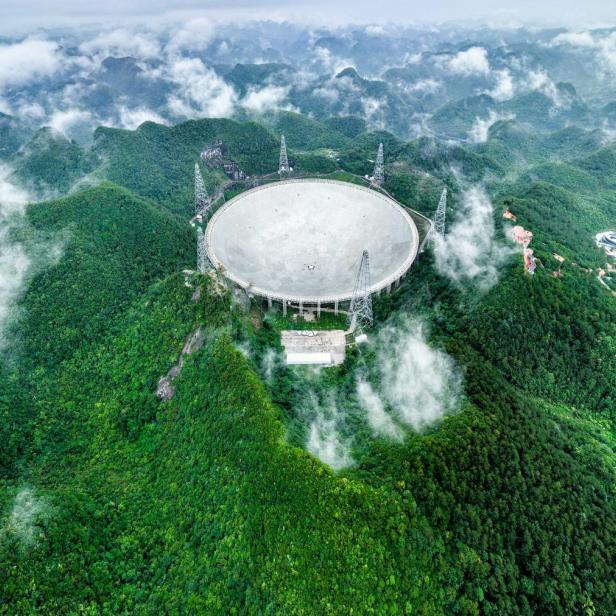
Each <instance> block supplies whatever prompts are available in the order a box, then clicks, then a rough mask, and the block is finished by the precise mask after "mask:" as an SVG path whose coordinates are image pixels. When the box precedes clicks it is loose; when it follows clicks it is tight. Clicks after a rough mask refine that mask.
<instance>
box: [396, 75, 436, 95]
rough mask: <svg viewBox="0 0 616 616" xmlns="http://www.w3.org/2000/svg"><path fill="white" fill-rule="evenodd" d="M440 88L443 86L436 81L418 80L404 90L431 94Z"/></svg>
mask: <svg viewBox="0 0 616 616" xmlns="http://www.w3.org/2000/svg"><path fill="white" fill-rule="evenodd" d="M442 87H443V84H442V83H441V82H440V81H438V80H436V79H420V80H419V81H416V82H415V83H412V84H410V85H408V86H406V88H405V89H406V91H407V92H420V93H422V94H423V93H426V94H433V93H434V92H437V91H438V90H439V89H440V88H442Z"/></svg>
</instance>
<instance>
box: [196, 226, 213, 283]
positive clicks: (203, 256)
mask: <svg viewBox="0 0 616 616" xmlns="http://www.w3.org/2000/svg"><path fill="white" fill-rule="evenodd" d="M210 267H211V263H210V260H209V258H208V256H207V244H206V235H205V232H204V231H203V229H202V228H201V227H199V228H198V229H197V270H199V273H200V274H205V273H206V272H207V271H208V270H209V269H210Z"/></svg>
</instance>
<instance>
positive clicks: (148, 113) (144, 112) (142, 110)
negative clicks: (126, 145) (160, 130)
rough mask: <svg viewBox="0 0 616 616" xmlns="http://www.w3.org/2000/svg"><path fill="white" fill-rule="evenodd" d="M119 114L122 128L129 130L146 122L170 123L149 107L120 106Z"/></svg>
mask: <svg viewBox="0 0 616 616" xmlns="http://www.w3.org/2000/svg"><path fill="white" fill-rule="evenodd" d="M118 115H119V118H120V124H121V126H122V128H126V129H128V130H135V129H136V128H139V126H141V125H142V124H143V123H144V122H156V123H157V124H168V122H167V120H165V118H163V117H162V116H160V115H159V114H158V113H156V112H155V111H152V110H151V109H148V108H147V107H134V108H132V109H129V108H128V107H125V106H123V105H122V106H120V107H119V108H118Z"/></svg>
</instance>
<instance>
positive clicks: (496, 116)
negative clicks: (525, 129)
mask: <svg viewBox="0 0 616 616" xmlns="http://www.w3.org/2000/svg"><path fill="white" fill-rule="evenodd" d="M514 117H515V116H514V115H507V114H500V113H496V112H495V111H494V110H493V109H491V110H490V114H489V115H488V117H487V118H479V117H476V118H475V122H473V126H472V127H471V130H470V131H469V133H468V136H469V138H470V140H471V141H472V142H473V143H485V142H486V141H487V140H488V137H489V135H490V128H491V127H492V126H493V125H494V124H495V123H496V122H498V121H500V120H512V119H513V118H514Z"/></svg>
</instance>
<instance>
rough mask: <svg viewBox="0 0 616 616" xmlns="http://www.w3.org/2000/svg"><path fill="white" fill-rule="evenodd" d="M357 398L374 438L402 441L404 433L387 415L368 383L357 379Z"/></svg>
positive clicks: (379, 399)
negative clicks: (381, 437) (380, 437)
mask: <svg viewBox="0 0 616 616" xmlns="http://www.w3.org/2000/svg"><path fill="white" fill-rule="evenodd" d="M357 397H358V399H359V404H360V406H361V407H362V408H363V409H364V411H365V412H366V419H367V421H368V425H369V426H370V428H371V430H372V432H373V433H374V434H375V435H376V436H383V437H386V438H390V439H393V440H396V441H400V440H402V438H403V436H404V432H403V431H402V429H401V428H400V426H398V425H397V424H396V423H395V422H394V421H393V419H392V418H391V416H390V415H389V413H387V411H386V410H385V405H384V404H383V401H382V400H381V398H380V397H379V395H378V394H377V393H376V392H375V391H374V389H372V385H370V383H368V381H365V380H363V379H358V381H357Z"/></svg>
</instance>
